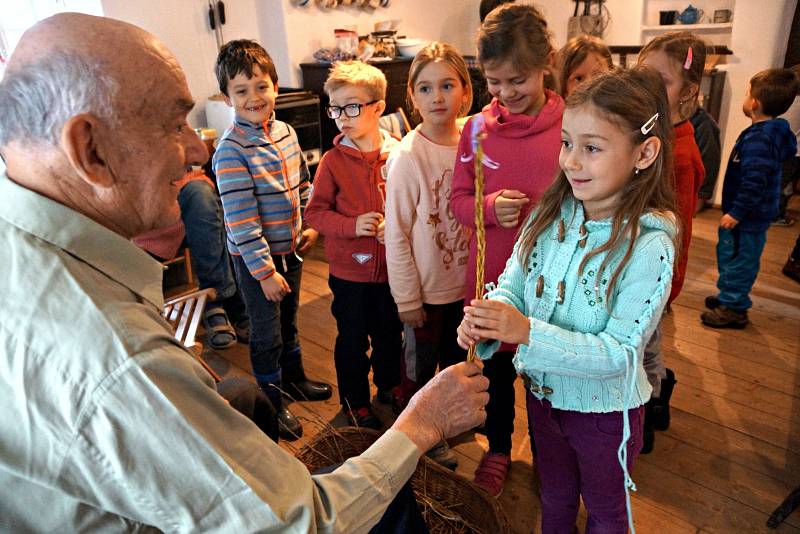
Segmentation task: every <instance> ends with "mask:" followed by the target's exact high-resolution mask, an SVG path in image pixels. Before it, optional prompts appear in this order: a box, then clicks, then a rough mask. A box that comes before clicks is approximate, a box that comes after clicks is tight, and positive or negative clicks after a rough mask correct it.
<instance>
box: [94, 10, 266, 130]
mask: <svg viewBox="0 0 800 534" xmlns="http://www.w3.org/2000/svg"><path fill="white" fill-rule="evenodd" d="M259 1H261V2H263V0H259ZM102 4H103V13H104V14H105V16H107V17H112V18H115V19H120V20H124V21H126V22H130V23H131V24H136V25H137V26H140V27H142V28H144V29H145V30H147V31H149V32H150V33H152V34H153V35H155V36H156V37H158V38H159V39H161V40H162V41H163V42H164V43H165V44H166V45H167V47H168V48H169V49H170V50H171V51H172V53H173V54H175V57H176V58H177V59H178V62H179V63H180V64H181V66H182V67H183V70H184V71H185V72H186V78H187V80H188V82H189V89H190V91H191V92H192V96H194V98H195V101H196V102H197V105H196V107H195V109H194V111H192V113H191V115H190V116H189V121H190V123H191V124H192V125H194V126H205V123H206V120H205V110H204V106H205V101H206V99H207V98H208V97H209V96H211V95H213V94H216V93H218V92H219V87H218V85H217V80H216V78H215V76H214V61H215V60H216V59H217V42H216V38H215V36H214V32H213V31H212V30H211V29H210V28H209V26H208V4H207V3H206V2H200V1H198V0H169V1H163V0H136V1H130V0H102ZM255 5H256V0H229V1H228V2H226V3H225V7H226V10H225V11H226V12H225V14H226V19H227V22H226V24H225V26H223V37H224V39H225V41H229V40H231V39H245V38H248V39H258V38H259V34H260V32H259V26H258V23H257V20H256V17H255V16H254V14H255ZM142 75H143V76H146V75H147V73H142Z"/></svg>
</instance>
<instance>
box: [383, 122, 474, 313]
mask: <svg viewBox="0 0 800 534" xmlns="http://www.w3.org/2000/svg"><path fill="white" fill-rule="evenodd" d="M456 153H457V147H456V146H443V145H437V144H436V143H434V142H433V141H431V140H429V139H427V138H426V137H425V136H423V135H422V134H420V133H419V132H417V131H416V130H414V131H412V132H410V133H409V134H408V135H406V136H405V137H404V138H403V140H402V141H401V142H400V144H399V145H398V146H397V147H395V148H394V149H393V150H392V152H391V154H390V155H389V160H388V161H387V162H386V168H387V169H388V171H389V176H388V178H387V180H386V229H385V241H386V263H387V266H388V268H389V285H390V287H391V289H392V295H393V296H394V300H395V302H396V303H397V309H398V311H400V312H405V311H411V310H416V309H418V308H421V307H422V304H423V303H425V304H450V303H451V302H456V301H460V300H461V299H462V298H463V297H464V276H465V275H466V270H467V260H468V257H469V238H470V234H471V232H470V231H469V230H468V229H466V228H464V227H463V226H461V224H459V222H458V221H457V220H456V219H455V216H454V215H453V212H452V211H451V210H450V206H449V202H448V199H449V198H450V192H451V182H452V179H453V164H454V163H455V160H456Z"/></svg>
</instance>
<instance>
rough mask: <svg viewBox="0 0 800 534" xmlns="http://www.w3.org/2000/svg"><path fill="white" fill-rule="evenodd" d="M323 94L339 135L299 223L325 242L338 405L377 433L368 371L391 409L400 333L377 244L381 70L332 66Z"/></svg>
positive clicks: (381, 199) (385, 150) (383, 151)
mask: <svg viewBox="0 0 800 534" xmlns="http://www.w3.org/2000/svg"><path fill="white" fill-rule="evenodd" d="M324 89H325V92H326V93H327V94H328V97H329V99H330V105H329V106H328V108H327V114H328V117H330V118H331V119H333V120H335V121H336V126H337V127H338V128H339V130H340V131H341V132H342V133H341V134H340V135H338V136H337V137H336V138H335V139H334V141H333V144H334V146H333V148H332V149H331V150H329V151H328V152H326V153H325V155H324V156H323V157H322V160H320V163H319V167H318V168H317V174H316V176H315V177H314V193H313V195H312V197H311V200H310V201H309V204H308V207H307V208H306V212H305V217H306V222H307V223H308V225H309V226H311V227H312V228H314V229H316V230H318V231H319V232H320V233H322V234H323V235H324V236H325V252H326V254H327V256H328V263H329V266H330V276H329V279H328V285H329V286H330V288H331V292H332V293H333V303H332V305H331V311H332V313H333V316H334V318H335V319H336V326H337V328H338V335H337V337H336V346H335V348H334V361H335V364H336V379H337V381H338V383H339V401H340V402H341V404H342V409H343V410H344V412H345V413H346V414H347V415H348V417H349V419H350V422H351V423H353V424H355V425H357V426H364V427H369V428H375V429H380V428H381V422H380V421H379V420H378V418H377V417H375V414H374V413H373V412H372V409H371V408H370V392H369V370H370V367H372V371H373V381H374V382H375V386H376V387H377V388H378V400H379V401H381V402H383V403H392V402H393V401H394V393H393V389H394V388H395V387H397V385H398V384H399V383H400V358H401V350H402V339H401V332H402V330H403V327H402V324H401V322H400V319H399V317H398V314H397V307H396V306H395V303H394V299H393V298H392V294H391V292H390V290H389V277H388V274H387V271H386V251H385V249H384V246H383V213H384V203H385V200H386V168H385V166H384V165H385V163H386V159H387V157H388V155H389V151H390V150H391V149H392V148H393V147H394V146H395V145H397V140H396V139H395V138H393V137H392V136H391V134H389V133H388V132H386V131H383V130H381V129H380V128H378V118H379V117H380V116H381V114H383V111H384V109H385V108H386V102H385V101H384V99H385V98H386V78H385V77H384V75H383V73H382V72H381V71H379V70H378V69H376V68H375V67H372V66H370V65H367V64H366V63H362V62H360V61H347V62H339V63H336V64H335V65H334V67H333V68H332V69H331V72H330V75H329V76H328V80H327V81H326V82H325V87H324ZM370 342H371V343H372V353H371V356H367V351H368V349H369V348H370Z"/></svg>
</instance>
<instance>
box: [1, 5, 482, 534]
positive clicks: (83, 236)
mask: <svg viewBox="0 0 800 534" xmlns="http://www.w3.org/2000/svg"><path fill="white" fill-rule="evenodd" d="M192 104H193V103H192V99H191V95H190V94H189V90H188V87H187V84H186V80H185V77H184V74H183V72H182V71H181V68H180V67H179V66H178V63H177V62H176V60H175V58H174V57H173V56H172V55H171V54H170V53H169V51H167V50H166V48H165V47H164V45H163V44H162V43H160V42H159V41H158V40H157V39H156V38H154V37H153V36H152V35H150V34H148V33H146V32H144V31H143V30H141V29H139V28H137V27H135V26H131V25H129V24H125V23H122V22H119V21H113V20H109V19H102V18H96V17H89V16H83V15H75V14H64V15H58V16H55V17H52V18H50V19H47V20H45V21H44V22H42V23H40V24H38V25H37V26H35V27H34V28H32V29H31V30H29V31H28V32H27V33H26V34H25V35H24V36H23V38H22V40H21V41H20V43H19V45H18V48H17V50H16V51H15V53H14V55H13V56H12V58H11V60H10V63H9V65H8V68H7V71H6V75H5V78H4V79H3V80H2V82H0V117H2V122H0V153H2V156H3V158H4V159H5V161H6V163H7V167H8V168H7V177H3V178H0V250H2V255H0V272H2V276H1V277H0V294H2V295H3V305H2V306H1V307H0V332H2V334H0V486H2V487H3V488H4V491H3V497H2V499H0V529H2V530H18V531H73V530H103V531H108V530H111V531H127V530H137V529H139V528H143V527H144V528H146V527H156V528H158V529H160V530H164V531H189V530H191V531H209V530H217V531H226V532H238V531H256V530H258V531H292V532H306V531H346V532H360V531H364V530H366V529H368V528H369V527H370V526H371V525H374V524H375V523H376V522H377V521H378V519H379V518H380V517H381V515H382V514H383V511H384V510H385V509H386V507H387V505H388V503H389V502H390V501H391V499H392V498H393V496H394V495H395V494H396V493H397V491H398V490H399V488H400V487H401V486H402V485H403V484H404V483H405V482H406V481H407V480H408V478H409V477H410V475H411V473H412V471H413V470H414V467H415V465H416V463H417V460H418V459H419V457H420V455H421V454H422V452H423V451H425V450H427V449H428V448H430V447H431V446H433V445H434V444H435V443H437V442H438V441H439V440H440V439H442V438H443V437H446V436H451V435H454V434H457V433H459V432H461V431H463V430H465V429H467V428H470V427H472V426H475V425H477V424H478V423H480V422H481V421H482V420H483V418H484V416H485V414H484V412H483V406H484V404H485V403H486V401H487V400H488V398H487V394H486V392H485V390H486V386H487V384H486V381H485V379H483V378H482V377H480V376H479V370H478V368H477V367H475V366H474V365H472V364H461V365H459V366H457V367H456V368H452V369H451V370H448V371H446V372H444V373H442V374H440V375H439V376H438V379H436V380H434V382H432V383H431V384H430V386H429V387H427V388H425V389H423V390H421V391H420V392H419V393H418V394H417V395H416V396H415V397H414V398H413V399H412V402H411V404H410V405H409V408H408V409H407V410H406V411H405V412H403V413H402V414H401V415H400V417H398V419H397V421H396V423H395V424H394V426H393V427H392V428H391V429H389V430H388V431H387V432H386V433H385V434H384V435H383V436H382V437H381V438H380V439H379V440H378V442H376V443H375V445H374V446H373V447H371V448H370V449H369V450H367V451H366V452H365V453H364V454H362V455H361V456H360V457H358V458H355V459H352V460H350V461H348V462H346V463H345V464H343V465H342V466H341V467H340V468H339V469H336V470H335V471H333V472H332V473H330V474H326V475H320V476H316V477H311V476H310V475H309V473H308V472H307V471H306V470H305V468H304V467H303V465H302V464H301V463H300V462H298V461H297V460H296V459H295V458H293V457H292V456H291V455H289V454H287V453H286V452H285V451H283V450H282V449H281V448H279V447H278V446H277V445H276V444H275V443H273V442H272V441H270V440H269V438H267V437H266V436H265V435H264V434H263V433H261V432H260V431H259V430H258V428H256V426H255V425H254V424H252V423H251V422H250V421H249V420H247V419H246V418H244V417H243V416H241V415H239V414H238V413H237V412H235V411H234V410H233V409H231V408H230V407H229V406H228V405H227V404H226V403H225V402H224V400H223V399H222V398H221V397H220V396H219V395H218V394H217V393H216V391H215V390H214V385H213V382H212V380H211V379H210V377H209V376H207V375H206V374H205V372H204V371H203V369H202V368H201V367H200V366H199V365H198V364H197V363H196V362H195V361H194V360H193V359H192V358H191V357H190V356H189V355H188V354H187V353H186V352H185V351H184V350H183V348H182V347H180V346H179V345H178V344H177V343H176V342H175V340H174V339H173V338H172V335H171V333H170V331H169V327H168V325H167V324H166V323H165V322H164V321H163V320H162V319H161V317H160V315H159V311H160V309H161V306H162V296H161V267H160V265H159V264H158V263H157V262H155V261H154V260H152V259H150V257H149V256H148V255H147V254H146V253H144V252H142V251H140V250H139V249H138V248H137V247H135V246H134V245H132V244H131V243H130V242H129V241H128V239H129V238H130V237H131V236H134V235H138V234H141V233H143V232H146V231H148V230H151V229H153V228H157V227H159V226H163V225H167V224H171V223H173V222H174V221H175V220H176V219H177V217H178V205H177V203H176V196H177V193H178V192H177V190H176V188H175V186H174V183H175V182H176V181H177V180H179V179H180V178H181V176H182V175H183V173H184V171H185V169H186V167H187V166H189V165H191V164H199V163H202V162H203V161H204V160H205V159H206V157H207V155H206V151H205V149H204V147H203V144H202V143H201V142H200V140H199V139H198V138H197V136H196V135H195V134H194V132H193V131H192V129H191V128H190V127H189V125H188V124H187V113H188V112H189V110H190V109H191V108H192Z"/></svg>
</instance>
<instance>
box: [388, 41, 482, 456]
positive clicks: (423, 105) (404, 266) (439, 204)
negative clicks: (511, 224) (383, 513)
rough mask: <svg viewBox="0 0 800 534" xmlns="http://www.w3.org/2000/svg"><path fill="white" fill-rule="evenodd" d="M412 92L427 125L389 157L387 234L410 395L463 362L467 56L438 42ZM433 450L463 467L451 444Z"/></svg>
mask: <svg viewBox="0 0 800 534" xmlns="http://www.w3.org/2000/svg"><path fill="white" fill-rule="evenodd" d="M408 97H409V99H410V100H411V101H412V102H413V104H414V109H415V110H416V111H417V112H418V113H419V115H420V116H421V118H422V123H421V124H420V125H419V126H417V128H416V129H414V130H413V131H412V132H409V134H408V135H406V136H405V137H404V138H403V140H402V141H401V142H400V144H399V145H398V146H397V147H395V148H394V149H393V150H392V153H391V154H390V156H389V160H388V161H387V162H386V168H387V169H388V179H387V180H386V189H387V192H386V222H385V230H384V239H385V243H386V263H387V267H388V271H389V286H390V287H391V290H392V296H393V297H394V300H395V302H396V303H397V310H398V312H399V313H400V320H401V321H402V322H403V325H404V335H405V345H406V351H405V353H406V354H405V375H406V378H407V380H405V381H404V383H408V382H411V384H409V385H408V386H407V387H406V389H408V390H409V391H406V393H407V394H409V395H406V396H407V397H408V396H410V394H411V393H413V390H414V389H416V388H419V387H421V386H423V385H424V384H425V383H426V382H427V381H428V380H430V379H431V378H432V377H433V375H434V373H435V372H436V367H437V365H438V366H439V368H441V369H444V368H445V367H447V366H449V365H453V364H454V363H458V362H460V361H463V360H464V359H465V357H466V351H465V350H463V349H462V348H461V347H459V346H458V343H457V342H456V329H457V328H458V325H459V324H460V323H461V319H462V318H463V316H464V312H463V307H464V302H463V298H464V275H465V273H466V269H467V259H468V256H469V234H470V232H469V230H467V229H465V228H464V227H462V226H461V224H459V223H458V221H456V219H455V217H454V216H453V212H452V211H451V210H450V206H449V203H448V199H449V198H450V194H451V181H452V177H453V164H454V162H455V161H456V149H457V147H458V140H459V135H460V131H459V128H458V126H457V125H456V118H458V117H462V116H464V114H465V113H466V112H467V110H469V108H470V106H471V105H472V84H471V83H470V78H469V72H468V71H467V66H466V64H465V63H464V59H463V58H462V57H461V55H460V54H459V53H458V51H457V50H456V49H455V48H454V47H452V46H451V45H449V44H444V43H438V42H434V43H431V44H430V45H428V46H426V47H425V48H423V49H422V50H421V51H420V52H419V53H418V54H417V56H416V57H415V58H414V62H413V63H412V64H411V69H410V71H409V76H408ZM428 455H429V456H430V457H432V458H433V459H434V460H436V461H437V462H439V463H440V464H442V465H444V466H445V467H449V468H451V469H455V468H456V466H457V464H458V462H457V460H456V457H455V455H453V453H452V452H451V451H450V449H449V447H448V445H447V442H446V441H442V442H441V443H440V444H439V445H438V446H437V447H435V448H434V449H432V450H431V451H430V452H429V453H428Z"/></svg>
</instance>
